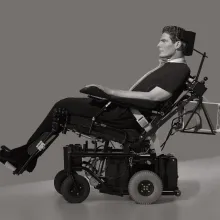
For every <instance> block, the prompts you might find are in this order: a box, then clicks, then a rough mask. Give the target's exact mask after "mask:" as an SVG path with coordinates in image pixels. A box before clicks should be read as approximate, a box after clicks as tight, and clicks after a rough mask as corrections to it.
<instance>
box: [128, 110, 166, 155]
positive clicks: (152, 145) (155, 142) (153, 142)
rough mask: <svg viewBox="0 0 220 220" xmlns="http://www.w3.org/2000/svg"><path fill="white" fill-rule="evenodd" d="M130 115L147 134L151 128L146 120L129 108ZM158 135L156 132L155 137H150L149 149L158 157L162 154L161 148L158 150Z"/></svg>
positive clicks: (136, 111)
mask: <svg viewBox="0 0 220 220" xmlns="http://www.w3.org/2000/svg"><path fill="white" fill-rule="evenodd" d="M130 111H131V113H132V114H133V115H134V117H135V118H136V121H137V123H138V124H139V125H140V126H141V127H142V128H143V129H144V130H145V131H146V132H148V131H149V130H150V129H151V128H152V126H151V124H150V123H149V122H148V120H147V119H146V118H145V117H144V115H142V114H141V113H140V112H139V111H138V110H137V109H134V108H130ZM157 135H158V133H157V132H156V134H155V135H153V136H152V137H150V149H151V150H153V151H155V153H156V155H157V156H159V155H161V154H162V152H161V148H160V142H159V139H158V137H157Z"/></svg>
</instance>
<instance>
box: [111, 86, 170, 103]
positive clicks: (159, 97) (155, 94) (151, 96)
mask: <svg viewBox="0 0 220 220" xmlns="http://www.w3.org/2000/svg"><path fill="white" fill-rule="evenodd" d="M110 94H111V95H112V96H118V97H122V98H131V99H146V100H151V101H164V100H166V99H168V98H170V97H171V96H172V94H171V93H170V92H168V91H166V90H164V89H162V88H160V87H158V86H157V87H155V88H154V89H152V90H151V91H150V92H138V91H127V90H113V89H110Z"/></svg>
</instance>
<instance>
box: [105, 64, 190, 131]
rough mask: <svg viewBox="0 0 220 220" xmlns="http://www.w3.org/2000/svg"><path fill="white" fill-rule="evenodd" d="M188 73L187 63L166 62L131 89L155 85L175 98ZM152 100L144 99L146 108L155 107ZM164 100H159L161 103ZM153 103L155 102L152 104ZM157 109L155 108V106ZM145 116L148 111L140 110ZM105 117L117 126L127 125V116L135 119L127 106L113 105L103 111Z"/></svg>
mask: <svg viewBox="0 0 220 220" xmlns="http://www.w3.org/2000/svg"><path fill="white" fill-rule="evenodd" d="M189 75H190V69H189V67H188V66H187V64H184V63H166V64H164V65H163V66H162V67H161V68H159V69H157V70H156V71H154V72H153V73H151V74H150V75H148V76H147V77H146V78H145V79H143V80H142V81H141V82H140V83H139V84H138V85H137V86H136V87H135V88H134V89H133V90H132V91H141V92H149V91H151V90H152V89H154V88H155V87H156V86H158V87H160V88H162V89H164V90H166V91H168V92H170V93H172V99H174V100H175V99H176V98H178V97H179V95H180V94H181V93H182V91H183V88H184V85H185V83H186V80H187V78H188V77H189ZM152 102H153V101H149V102H148V101H147V100H146V108H147V109H152V108H153V109H155V107H152ZM164 102H166V101H162V102H159V105H160V104H163V103H164ZM154 105H155V104H154ZM156 109H157V108H156ZM140 112H141V113H142V114H143V115H144V116H145V117H147V116H149V112H148V111H147V110H146V111H143V110H141V111H140ZM104 115H105V116H106V118H107V119H108V120H109V121H111V122H112V123H114V124H117V126H121V127H123V126H125V127H126V126H127V125H125V121H126V123H128V124H129V123H130V122H129V118H131V119H133V120H134V119H135V118H134V116H133V115H132V113H131V112H130V109H129V108H121V107H116V106H115V107H113V109H112V108H109V111H107V112H106V113H104Z"/></svg>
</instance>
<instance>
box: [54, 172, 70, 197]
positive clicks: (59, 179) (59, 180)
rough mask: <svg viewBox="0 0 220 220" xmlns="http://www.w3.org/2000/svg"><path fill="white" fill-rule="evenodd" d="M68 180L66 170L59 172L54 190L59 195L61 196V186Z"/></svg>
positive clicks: (55, 179)
mask: <svg viewBox="0 0 220 220" xmlns="http://www.w3.org/2000/svg"><path fill="white" fill-rule="evenodd" d="M66 178H67V174H66V172H65V171H64V170H61V171H59V172H58V173H57V175H56V176H55V178H54V188H55V189H56V191H57V192H58V193H59V194H61V185H62V183H63V181H64V180H65V179H66Z"/></svg>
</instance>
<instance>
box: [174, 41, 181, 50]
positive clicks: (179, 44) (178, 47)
mask: <svg viewBox="0 0 220 220" xmlns="http://www.w3.org/2000/svg"><path fill="white" fill-rule="evenodd" d="M181 46H182V42H181V41H180V40H178V41H176V42H175V48H176V49H177V50H180V49H181Z"/></svg>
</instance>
